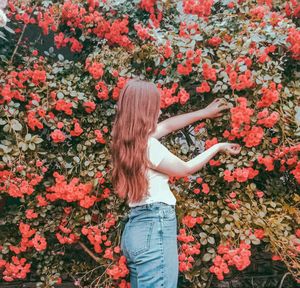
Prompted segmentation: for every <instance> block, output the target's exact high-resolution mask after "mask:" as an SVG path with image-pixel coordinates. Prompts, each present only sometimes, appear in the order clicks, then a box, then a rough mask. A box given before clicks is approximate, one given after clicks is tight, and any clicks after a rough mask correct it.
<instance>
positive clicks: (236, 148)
mask: <svg viewBox="0 0 300 288" xmlns="http://www.w3.org/2000/svg"><path fill="white" fill-rule="evenodd" d="M219 144H220V151H222V152H225V153H227V154H231V155H237V154H239V153H240V152H241V146H240V144H237V143H227V142H223V143H219Z"/></svg>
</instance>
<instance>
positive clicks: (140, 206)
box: [130, 202, 175, 210]
mask: <svg viewBox="0 0 300 288" xmlns="http://www.w3.org/2000/svg"><path fill="white" fill-rule="evenodd" d="M163 206H171V207H173V208H174V209H175V205H170V204H167V203H164V202H154V203H148V204H143V205H138V206H134V207H130V209H131V210H136V209H139V208H140V209H141V208H153V207H163Z"/></svg>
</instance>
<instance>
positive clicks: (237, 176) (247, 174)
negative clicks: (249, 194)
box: [224, 167, 259, 182]
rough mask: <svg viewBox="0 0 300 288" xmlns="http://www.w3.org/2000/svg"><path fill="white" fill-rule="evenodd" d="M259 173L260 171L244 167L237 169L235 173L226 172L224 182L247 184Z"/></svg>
mask: <svg viewBox="0 0 300 288" xmlns="http://www.w3.org/2000/svg"><path fill="white" fill-rule="evenodd" d="M258 173H259V171H258V170H255V169H253V168H252V167H243V168H236V169H235V170H233V171H230V170H227V169H226V170H225V171H224V180H226V181H227V182H232V181H234V180H236V181H238V182H245V181H247V180H248V179H253V178H254V177H255V176H257V175H258Z"/></svg>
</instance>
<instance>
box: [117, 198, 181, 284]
mask: <svg viewBox="0 0 300 288" xmlns="http://www.w3.org/2000/svg"><path fill="white" fill-rule="evenodd" d="M121 250H122V252H123V254H124V256H125V257H126V259H127V267H128V269H129V271H130V286H131V288H137V287H138V288H156V287H164V288H176V287H177V283H178V246H177V218H176V211H175V206H172V205H168V204H166V203H163V202H155V203H151V204H145V205H142V206H137V207H132V208H131V210H130V213H129V218H128V222H127V223H126V225H125V227H124V230H123V233H122V237H121Z"/></svg>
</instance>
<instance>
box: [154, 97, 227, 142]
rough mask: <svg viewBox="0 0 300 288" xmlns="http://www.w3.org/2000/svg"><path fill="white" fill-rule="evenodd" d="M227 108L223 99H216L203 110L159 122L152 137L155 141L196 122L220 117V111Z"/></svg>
mask: <svg viewBox="0 0 300 288" xmlns="http://www.w3.org/2000/svg"><path fill="white" fill-rule="evenodd" d="M228 108H230V106H229V105H228V103H227V101H226V100H225V99H220V98H216V99H215V100H213V101H212V102H211V103H210V104H209V105H208V106H207V107H205V108H203V109H200V110H196V111H193V112H189V113H184V114H181V115H176V116H173V117H170V118H168V119H166V120H164V121H161V122H159V123H158V124H157V129H156V131H155V132H154V133H153V134H152V136H153V137H154V138H156V139H159V138H160V137H163V136H165V135H167V134H169V133H171V132H173V131H176V130H179V129H181V128H183V127H185V126H187V125H189V124H191V123H194V122H196V121H198V120H201V119H205V118H216V117H219V116H221V115H222V113H221V111H222V110H224V109H228Z"/></svg>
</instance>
